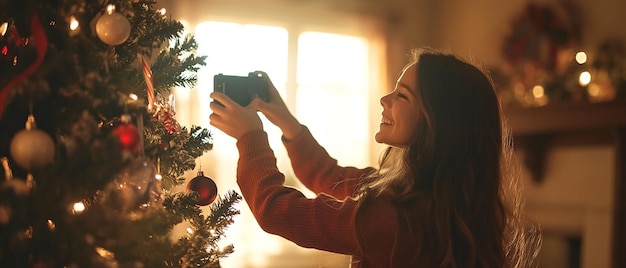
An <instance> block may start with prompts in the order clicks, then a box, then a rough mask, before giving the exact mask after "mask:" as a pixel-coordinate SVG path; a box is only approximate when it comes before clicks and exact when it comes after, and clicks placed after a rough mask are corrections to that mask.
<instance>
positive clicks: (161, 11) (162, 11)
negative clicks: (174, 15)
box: [159, 8, 167, 16]
mask: <svg viewBox="0 0 626 268" xmlns="http://www.w3.org/2000/svg"><path fill="white" fill-rule="evenodd" d="M159 13H161V15H163V16H165V13H167V10H166V9H165V8H161V9H159Z"/></svg>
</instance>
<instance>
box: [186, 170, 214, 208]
mask: <svg viewBox="0 0 626 268" xmlns="http://www.w3.org/2000/svg"><path fill="white" fill-rule="evenodd" d="M187 191H188V192H189V191H195V192H197V193H198V195H199V196H200V197H199V198H198V205H200V206H206V205H208V204H211V203H213V201H215V198H216V197H217V185H215V182H214V181H213V180H212V179H211V178H209V177H206V176H204V173H203V172H202V171H198V176H196V177H195V178H193V179H191V180H190V181H189V183H187Z"/></svg>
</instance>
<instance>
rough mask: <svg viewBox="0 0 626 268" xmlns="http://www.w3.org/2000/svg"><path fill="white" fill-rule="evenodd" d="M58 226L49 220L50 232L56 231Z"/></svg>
mask: <svg viewBox="0 0 626 268" xmlns="http://www.w3.org/2000/svg"><path fill="white" fill-rule="evenodd" d="M56 226H57V225H56V224H54V222H53V221H52V220H48V228H50V230H52V231H54V228H55V227H56Z"/></svg>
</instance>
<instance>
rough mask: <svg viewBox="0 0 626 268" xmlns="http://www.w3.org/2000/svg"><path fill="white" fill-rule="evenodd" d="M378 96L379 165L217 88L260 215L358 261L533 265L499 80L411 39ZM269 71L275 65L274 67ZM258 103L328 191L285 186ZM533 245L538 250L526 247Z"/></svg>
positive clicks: (308, 179)
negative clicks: (326, 144)
mask: <svg viewBox="0 0 626 268" xmlns="http://www.w3.org/2000/svg"><path fill="white" fill-rule="evenodd" d="M413 55H414V57H413V61H412V62H411V63H410V64H408V65H407V66H406V67H405V68H404V70H403V71H402V74H401V75H400V78H399V79H398V81H397V83H396V87H395V89H394V90H393V91H392V92H391V93H389V94H387V95H385V96H383V97H382V98H381V99H380V103H381V105H382V108H383V111H382V118H381V121H380V127H379V130H378V131H377V133H376V135H375V139H376V142H379V143H384V144H387V145H389V147H388V149H387V150H386V151H385V152H384V154H383V155H382V157H381V162H380V167H379V168H378V169H374V168H365V169H358V168H354V167H340V166H338V165H337V161H336V160H335V159H333V158H331V157H330V156H329V155H328V154H327V153H326V151H325V150H324V149H323V148H322V147H321V146H320V145H319V144H317V142H316V141H315V140H314V138H313V137H312V136H311V133H310V132H309V130H308V129H307V128H306V127H305V126H303V125H301V124H300V123H299V122H298V120H297V119H296V118H295V117H294V116H293V115H292V114H291V113H290V112H289V110H288V109H287V107H286V105H285V104H284V102H283V101H282V99H281V98H280V96H279V94H278V92H277V90H276V89H275V87H274V86H273V85H272V83H271V82H270V81H269V79H268V80H267V81H268V85H269V87H270V101H269V102H263V101H260V100H258V99H257V100H255V101H253V103H252V104H251V105H248V106H247V107H241V106H239V105H237V104H236V103H234V102H233V101H232V100H230V99H228V97H226V96H225V95H222V94H219V93H213V94H212V95H211V96H212V98H214V99H215V100H216V101H218V102H220V103H222V104H223V105H219V104H215V103H212V104H211V109H212V110H213V114H211V116H210V120H211V125H213V126H215V127H217V128H219V129H221V130H222V131H224V132H225V133H226V134H228V135H230V136H232V137H234V138H236V139H237V147H238V149H239V154H240V158H239V162H238V167H237V182H238V184H239V186H240V188H241V191H242V194H243V196H244V198H245V199H246V201H247V203H248V205H249V206H250V209H251V210H252V212H253V214H254V216H255V217H256V219H257V221H258V223H259V224H260V226H261V227H262V228H263V229H264V230H265V231H267V232H269V233H273V234H277V235H280V236H282V237H284V238H286V239H289V240H291V241H293V242H295V243H297V244H299V245H301V246H303V247H311V248H317V249H321V250H327V251H331V252H336V253H341V254H348V255H351V256H352V267H527V266H529V265H531V262H532V260H533V258H534V257H535V253H536V250H537V248H538V246H539V243H538V242H539V241H540V240H538V238H540V237H539V236H538V235H537V233H531V235H533V236H530V238H534V239H530V240H532V241H533V242H534V243H529V242H530V241H528V240H529V239H528V238H529V236H528V233H526V232H523V229H522V228H523V227H522V226H521V221H520V214H519V202H517V203H516V201H519V200H517V199H513V202H511V203H509V202H507V199H506V198H505V197H507V194H508V193H512V194H517V193H518V192H516V191H515V190H516V189H512V190H513V191H512V192H507V191H506V190H507V189H506V186H510V185H511V184H509V183H505V182H506V181H505V178H506V176H505V175H507V174H506V172H504V171H503V170H504V169H503V167H505V166H506V165H505V164H506V162H507V161H506V159H507V154H508V153H510V151H511V148H510V143H509V142H508V138H509V136H508V135H505V134H504V133H505V132H503V129H505V128H503V126H502V120H501V112H500V106H499V102H498V99H497V97H496V94H495V92H494V88H493V86H492V83H491V81H490V80H489V79H488V77H487V76H486V75H485V74H484V73H483V72H481V71H480V70H479V69H477V68H476V67H475V66H473V65H471V64H469V63H467V62H464V61H462V60H460V59H459V58H457V57H455V56H454V55H451V54H446V53H442V52H438V51H434V50H427V49H422V50H415V51H413ZM265 77H267V76H265ZM257 110H258V111H260V112H262V113H263V114H264V115H265V116H266V117H267V118H268V119H269V120H270V121H271V122H272V123H273V124H275V125H277V126H278V127H279V128H280V129H281V131H282V132H283V137H282V138H283V142H284V145H285V147H286V148H287V152H288V155H289V157H290V159H291V163H292V167H293V168H294V172H295V174H296V176H297V177H298V178H299V179H300V180H301V181H302V182H303V183H304V185H306V186H307V187H308V188H309V189H311V190H312V191H314V192H316V193H317V194H318V195H317V197H316V198H314V199H307V198H306V197H305V196H304V195H303V194H302V193H300V192H299V191H297V190H296V189H293V188H289V187H285V186H283V183H284V175H283V174H281V173H280V172H279V170H278V169H277V167H276V159H275V157H274V154H273V152H272V150H271V149H270V147H269V145H268V140H267V134H266V133H265V132H264V131H263V125H262V123H261V120H260V119H259V116H258V115H257ZM526 253H532V254H526Z"/></svg>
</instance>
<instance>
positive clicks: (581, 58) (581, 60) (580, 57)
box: [576, 51, 587, 64]
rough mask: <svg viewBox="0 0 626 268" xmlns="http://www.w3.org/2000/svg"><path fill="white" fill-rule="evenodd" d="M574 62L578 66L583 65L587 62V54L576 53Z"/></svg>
mask: <svg viewBox="0 0 626 268" xmlns="http://www.w3.org/2000/svg"><path fill="white" fill-rule="evenodd" d="M576 62H578V64H584V63H585V62H587V53H585V52H582V51H580V52H578V53H576Z"/></svg>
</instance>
